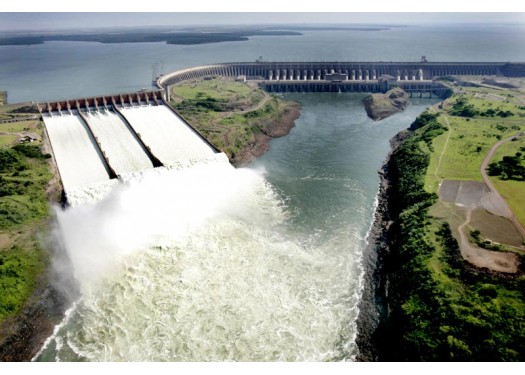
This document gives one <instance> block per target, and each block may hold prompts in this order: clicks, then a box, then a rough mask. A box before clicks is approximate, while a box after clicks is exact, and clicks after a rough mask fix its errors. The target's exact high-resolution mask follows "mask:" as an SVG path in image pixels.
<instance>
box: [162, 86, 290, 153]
mask: <svg viewBox="0 0 525 375" xmlns="http://www.w3.org/2000/svg"><path fill="white" fill-rule="evenodd" d="M172 93H173V95H172V98H173V99H172V103H171V104H172V105H173V107H174V108H175V109H176V110H177V111H178V112H179V113H180V114H181V115H182V116H183V117H184V118H185V119H186V120H187V121H188V122H189V123H190V124H192V126H194V127H195V128H196V129H197V130H198V131H199V132H201V133H202V134H203V135H204V136H205V137H206V138H207V139H208V140H209V141H210V142H211V143H212V144H214V145H215V146H216V147H217V148H219V149H221V150H222V151H223V152H224V153H226V155H228V157H229V158H230V160H232V161H233V162H236V161H237V160H239V159H242V154H243V152H245V150H246V149H248V148H249V147H252V146H253V145H254V144H255V142H256V139H255V138H256V136H258V135H268V134H271V133H272V131H271V129H272V127H274V126H275V125H276V124H278V123H279V122H280V121H281V120H282V118H283V117H285V114H286V113H288V112H289V111H290V108H291V107H292V106H293V105H295V104H294V103H289V102H285V101H283V100H280V99H277V98H276V97H273V96H268V95H267V94H266V93H264V92H263V91H262V90H260V89H258V88H256V87H252V86H249V85H248V84H246V83H242V82H234V81H231V80H225V79H221V78H211V77H210V79H204V80H198V81H190V82H184V83H182V84H180V85H177V86H175V87H173V89H172Z"/></svg>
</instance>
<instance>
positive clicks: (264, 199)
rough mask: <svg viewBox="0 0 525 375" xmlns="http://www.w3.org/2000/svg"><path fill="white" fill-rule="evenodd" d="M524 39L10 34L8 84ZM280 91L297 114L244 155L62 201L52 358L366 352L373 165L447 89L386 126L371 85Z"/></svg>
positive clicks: (122, 79) (504, 49)
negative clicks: (362, 325)
mask: <svg viewBox="0 0 525 375" xmlns="http://www.w3.org/2000/svg"><path fill="white" fill-rule="evenodd" d="M459 30H460V31H459ZM523 35H524V33H523V29H522V28H520V27H518V26H514V27H512V26H495V27H493V28H482V27H474V26H472V27H470V28H466V29H451V28H444V27H415V26H411V27H406V28H394V29H392V30H388V31H380V32H358V31H344V32H343V31H341V32H326V31H319V32H313V31H309V32H305V35H304V36H282V37H254V38H251V40H250V41H248V42H233V43H230V42H228V43H220V44H215V45H200V46H172V45H165V44H162V43H146V44H118V45H103V44H97V43H76V42H52V43H46V44H43V45H38V46H16V47H0V72H1V73H0V87H1V88H2V89H7V90H8V92H9V101H10V102H16V101H32V100H34V101H46V100H53V99H61V98H69V97H83V96H89V95H101V94H110V93H118V92H127V91H133V90H136V89H140V88H141V87H149V84H150V81H151V69H150V67H151V65H152V64H153V63H155V62H159V61H163V62H164V66H165V70H166V71H170V70H175V69H178V68H182V67H188V66H193V65H201V64H205V63H213V62H225V61H253V60H255V58H258V57H259V56H263V58H265V59H268V60H288V61H290V60H302V61H305V60H349V61H352V60H353V61H395V60H398V61H417V60H419V59H420V57H421V56H422V55H426V56H427V59H429V60H430V61H445V60H449V61H523V60H525V51H524V50H523V49H522V48H518V47H519V46H522V45H523V41H524V38H523ZM501 40H505V41H506V42H505V43H501ZM481 46H483V48H481ZM15 62H16V63H15ZM284 97H285V98H289V99H292V100H296V101H298V102H299V103H301V105H302V109H301V117H300V118H299V119H298V120H297V121H296V126H295V128H294V129H292V131H291V133H290V134H289V135H288V136H286V137H283V138H280V139H276V140H273V141H272V142H271V144H270V151H269V152H268V153H267V154H265V155H263V156H262V157H260V158H259V159H257V160H256V161H254V162H253V163H252V164H251V165H250V166H249V167H248V168H242V169H233V168H230V167H229V166H227V165H224V164H223V163H217V164H213V163H212V164H207V165H202V166H196V167H194V168H190V169H186V170H178V171H177V170H175V171H169V172H166V173H163V174H160V175H157V176H152V177H151V178H146V179H143V180H142V181H136V182H131V183H129V184H127V185H126V186H122V187H120V188H117V189H115V191H114V193H113V194H112V195H110V196H109V197H108V198H107V199H106V200H103V201H102V202H99V203H97V204H90V205H85V206H81V207H76V208H71V209H68V210H65V211H63V210H61V209H57V223H58V226H59V228H60V230H59V233H60V234H59V235H58V236H57V237H58V238H57V240H59V241H61V242H62V243H63V245H64V247H65V248H66V250H67V251H68V252H69V254H70V257H71V258H72V259H73V264H74V266H75V274H76V276H77V279H78V280H79V283H80V285H81V290H82V297H81V299H80V300H79V301H77V303H76V304H75V305H74V306H73V307H72V308H71V309H70V311H69V312H68V316H67V319H65V320H64V322H63V323H62V325H61V326H60V327H59V329H58V330H57V331H58V332H57V333H56V335H54V336H53V337H52V338H51V339H50V340H49V341H48V344H47V346H46V348H45V349H44V351H43V352H42V353H41V354H40V355H39V357H38V358H37V359H38V360H69V361H71V360H92V361H120V360H135V361H139V360H154V361H157V360H159V361H161V360H162V361H164V360H168V361H208V360H237V361H277V360H286V361H297V360H299V361H302V360H310V361H325V360H352V359H354V358H355V356H356V354H357V351H358V348H357V347H356V344H355V338H356V335H357V330H356V319H357V316H358V313H359V311H358V306H359V301H360V298H361V292H362V288H363V285H362V284H363V280H364V278H363V274H364V272H365V270H364V268H363V264H362V253H363V250H364V248H365V246H366V237H367V232H368V231H369V229H370V226H371V221H372V218H373V213H374V208H375V199H376V194H377V191H378V182H379V179H378V176H377V170H378V169H379V168H380V166H381V163H382V161H383V160H384V158H385V157H386V154H387V153H388V150H389V142H388V141H389V139H390V138H391V137H392V136H393V135H394V134H396V133H397V132H399V131H400V130H402V129H404V128H406V127H407V126H409V125H410V123H411V122H412V121H413V120H414V119H415V117H416V116H417V115H418V114H419V113H421V112H422V111H423V110H424V109H425V108H426V107H428V106H429V105H431V104H433V103H435V102H436V100H435V99H413V100H412V102H411V104H410V106H409V107H408V108H407V109H406V110H405V111H404V112H402V113H399V114H396V115H394V116H392V117H390V118H388V119H385V120H383V121H380V122H373V121H372V120H370V119H368V118H367V117H366V113H365V110H364V108H363V106H362V104H361V100H362V98H363V95H361V94H328V93H326V94H306V93H305V94H285V95H284ZM79 228H81V230H79ZM85 228H90V230H89V231H86V230H85ZM363 313H365V314H366V312H363Z"/></svg>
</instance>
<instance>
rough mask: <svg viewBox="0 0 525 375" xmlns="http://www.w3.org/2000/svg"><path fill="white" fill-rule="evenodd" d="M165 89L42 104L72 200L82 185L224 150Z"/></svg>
mask: <svg viewBox="0 0 525 375" xmlns="http://www.w3.org/2000/svg"><path fill="white" fill-rule="evenodd" d="M160 94H161V93H160V92H156V93H155V95H152V94H151V93H150V96H149V97H150V98H151V97H154V96H155V97H156V99H155V100H146V98H148V93H144V92H142V93H138V94H133V95H125V96H122V95H118V96H114V97H102V98H89V99H80V100H79V99H75V100H68V101H63V102H54V103H46V104H45V105H39V108H40V111H41V113H42V118H43V120H44V123H45V127H46V131H47V134H48V137H49V140H50V143H51V147H52V149H53V153H54V156H55V160H56V163H57V166H58V171H59V174H60V177H61V179H62V183H63V186H64V192H65V194H66V198H67V199H68V200H69V198H68V197H70V196H72V195H74V194H76V193H75V192H76V191H78V190H79V189H85V188H87V187H90V186H98V185H103V184H106V185H108V186H109V185H112V184H113V183H114V182H115V181H117V180H125V179H126V178H127V177H126V176H129V175H132V174H134V173H137V172H143V171H147V170H152V169H154V168H156V167H168V168H170V167H179V166H180V165H183V164H185V163H186V164H187V163H193V162H195V161H198V160H205V159H210V158H213V157H214V156H215V155H217V154H218V153H219V151H218V150H217V149H215V148H214V147H213V146H212V145H210V144H209V143H208V142H207V141H206V140H205V139H204V138H203V137H202V136H201V135H200V134H199V133H198V132H197V131H195V130H194V129H193V128H192V127H191V126H190V125H189V124H187V123H186V122H184V121H183V120H182V119H181V118H180V117H179V116H178V115H177V114H176V112H175V111H173V110H172V109H171V107H169V106H167V105H166V104H165V103H164V102H163V101H162V100H161V99H160ZM157 95H158V96H157ZM99 104H100V105H99Z"/></svg>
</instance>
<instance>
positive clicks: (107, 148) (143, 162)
mask: <svg viewBox="0 0 525 375" xmlns="http://www.w3.org/2000/svg"><path fill="white" fill-rule="evenodd" d="M84 116H85V117H86V119H87V121H88V124H89V126H90V127H91V129H92V131H93V134H94V135H95V137H96V138H97V140H98V142H99V143H100V147H101V149H102V150H103V151H104V152H105V154H106V157H107V160H108V162H109V164H110V165H111V167H112V168H113V170H114V171H115V173H116V174H117V175H122V174H126V173H130V172H137V171H141V170H145V169H150V168H153V163H152V161H151V160H150V159H149V157H148V155H147V153H146V151H145V150H144V148H143V147H142V145H141V144H140V143H139V141H138V140H137V139H136V137H135V136H134V135H133V134H132V132H131V131H130V129H129V128H128V126H127V124H126V123H125V121H124V120H123V119H122V118H121V117H120V115H119V114H118V113H115V112H112V111H110V110H100V111H93V112H88V113H85V114H84Z"/></svg>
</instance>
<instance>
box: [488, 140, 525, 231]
mask: <svg viewBox="0 0 525 375" xmlns="http://www.w3.org/2000/svg"><path fill="white" fill-rule="evenodd" d="M517 152H521V153H522V154H524V155H525V136H521V137H517V138H516V141H511V142H507V143H505V144H503V145H501V146H500V147H499V148H498V150H497V151H496V153H495V154H494V157H493V158H492V160H491V162H498V161H500V160H502V159H503V157H504V156H514V155H515V154H516V153H517ZM490 180H491V182H492V183H493V184H494V187H495V188H496V189H498V191H499V193H500V194H501V196H503V198H505V200H506V201H507V202H508V204H509V206H510V207H511V209H512V211H514V214H515V215H516V216H517V218H518V220H519V221H520V222H521V224H522V225H525V181H513V180H502V179H500V178H498V177H494V176H493V177H490Z"/></svg>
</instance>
